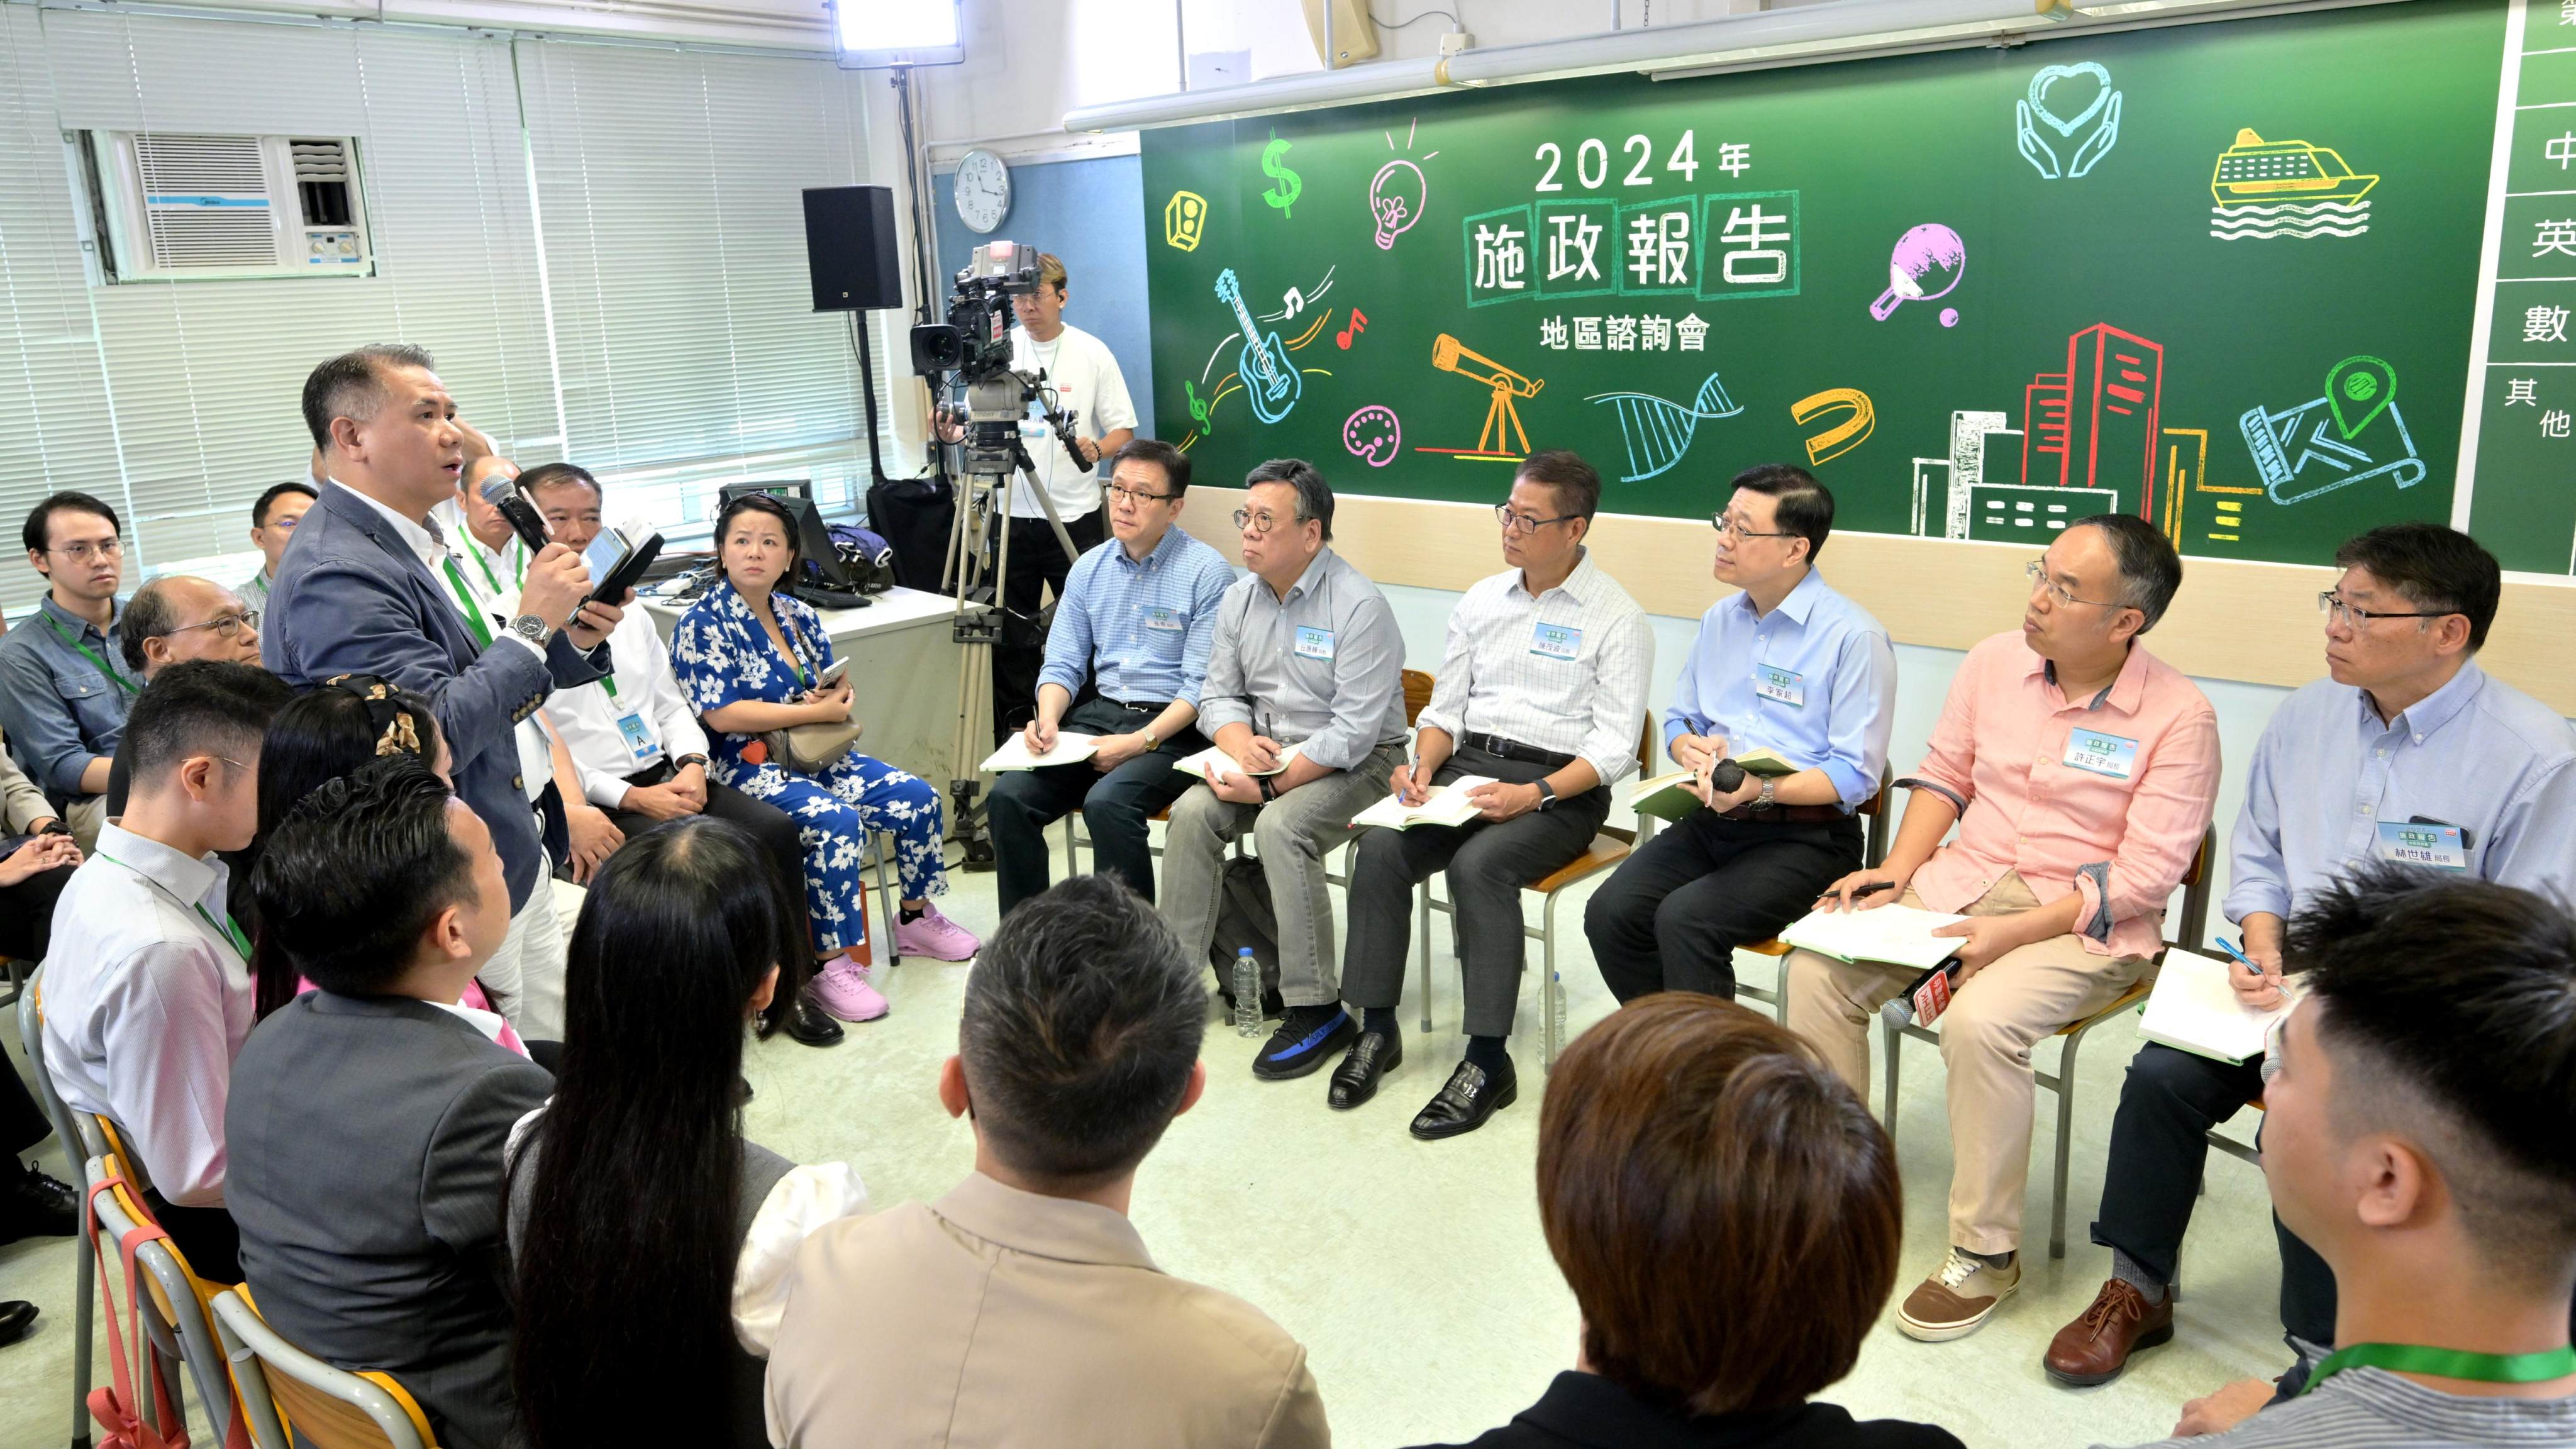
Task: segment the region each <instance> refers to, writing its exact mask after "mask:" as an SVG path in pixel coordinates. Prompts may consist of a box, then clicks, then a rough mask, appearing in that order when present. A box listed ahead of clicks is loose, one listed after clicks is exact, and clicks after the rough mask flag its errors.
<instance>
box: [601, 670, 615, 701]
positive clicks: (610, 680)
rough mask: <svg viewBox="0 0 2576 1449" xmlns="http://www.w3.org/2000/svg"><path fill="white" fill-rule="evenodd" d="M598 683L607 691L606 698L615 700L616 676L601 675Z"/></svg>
mask: <svg viewBox="0 0 2576 1449" xmlns="http://www.w3.org/2000/svg"><path fill="white" fill-rule="evenodd" d="M599 682H600V684H601V685H602V686H604V687H605V688H606V689H607V690H608V697H609V698H610V699H615V698H616V697H617V676H616V675H614V674H603V675H601V676H600V677H599Z"/></svg>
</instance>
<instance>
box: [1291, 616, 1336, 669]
mask: <svg viewBox="0 0 2576 1449" xmlns="http://www.w3.org/2000/svg"><path fill="white" fill-rule="evenodd" d="M1297 657H1298V658H1300V659H1321V660H1323V661H1324V662H1325V663H1327V664H1329V663H1331V662H1332V660H1333V631H1332V630H1330V629H1318V628H1316V627H1315V626H1314V625H1312V624H1300V625H1298V626H1297Z"/></svg>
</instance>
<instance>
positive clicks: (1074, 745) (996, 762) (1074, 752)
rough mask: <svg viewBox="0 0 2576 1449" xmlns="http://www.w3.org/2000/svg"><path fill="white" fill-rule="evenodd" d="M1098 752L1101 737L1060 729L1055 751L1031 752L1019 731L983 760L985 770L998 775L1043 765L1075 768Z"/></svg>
mask: <svg viewBox="0 0 2576 1449" xmlns="http://www.w3.org/2000/svg"><path fill="white" fill-rule="evenodd" d="M1099 752H1100V737H1099V736H1098V735H1084V734H1075V733H1073V732H1072V731H1070V730H1058V731H1057V732H1056V737H1055V748H1054V749H1051V750H1049V751H1047V752H1046V753H1045V754H1043V755H1041V754H1036V753H1033V752H1032V751H1031V750H1030V749H1029V737H1028V736H1027V735H1026V734H1024V733H1022V732H1020V731H1018V730H1013V731H1011V737H1010V738H1009V739H1007V740H1004V741H1003V742H1002V747H1001V748H1000V749H998V750H995V751H994V752H993V753H991V754H990V755H987V756H985V757H984V768H985V769H987V770H991V771H994V772H997V773H998V772H1000V771H1003V770H1034V769H1037V768H1038V767H1039V766H1041V765H1072V764H1078V763H1080V762H1082V761H1084V760H1087V759H1090V758H1091V757H1092V756H1093V755H1095V754H1098V753H1099Z"/></svg>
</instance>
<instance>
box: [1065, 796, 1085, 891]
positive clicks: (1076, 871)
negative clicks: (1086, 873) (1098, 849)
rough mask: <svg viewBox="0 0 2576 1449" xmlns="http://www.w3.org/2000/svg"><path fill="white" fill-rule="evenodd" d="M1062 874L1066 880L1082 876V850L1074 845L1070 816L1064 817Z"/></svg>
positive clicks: (1071, 817) (1071, 818)
mask: <svg viewBox="0 0 2576 1449" xmlns="http://www.w3.org/2000/svg"><path fill="white" fill-rule="evenodd" d="M1075 813H1076V814H1079V813H1080V812H1079V811H1077V812H1075ZM1064 874H1065V878H1066V879H1068V880H1070V879H1072V878H1073V877H1074V876H1078V875H1080V874H1082V850H1081V848H1080V847H1079V846H1078V845H1076V844H1075V843H1074V839H1073V816H1072V815H1067V816H1066V817H1064Z"/></svg>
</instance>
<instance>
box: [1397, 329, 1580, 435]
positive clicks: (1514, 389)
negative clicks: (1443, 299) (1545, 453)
mask: <svg viewBox="0 0 2576 1449" xmlns="http://www.w3.org/2000/svg"><path fill="white" fill-rule="evenodd" d="M1431 365H1432V367H1433V368H1435V369H1437V370H1438V371H1441V372H1454V373H1456V374H1458V375H1459V376H1460V377H1463V378H1466V379H1468V380H1469V381H1471V382H1480V383H1483V384H1484V385H1485V386H1487V387H1489V388H1492V389H1493V392H1494V400H1493V402H1492V403H1490V404H1489V405H1487V407H1486V408H1485V426H1484V430H1483V431H1481V432H1479V433H1477V434H1476V446H1475V447H1474V448H1472V449H1468V448H1416V449H1414V450H1413V451H1415V452H1417V453H1447V454H1449V455H1451V456H1452V457H1455V458H1457V459H1458V460H1459V461H1461V462H1490V463H1517V462H1519V461H1520V460H1521V459H1523V458H1526V457H1528V456H1529V450H1530V445H1529V434H1528V433H1526V432H1524V431H1522V429H1521V413H1520V405H1519V401H1518V400H1519V399H1521V398H1527V397H1536V396H1538V390H1539V389H1540V388H1543V387H1545V386H1547V379H1545V378H1543V377H1527V376H1524V375H1522V374H1521V373H1519V372H1516V371H1514V370H1512V369H1511V368H1508V367H1505V366H1503V365H1502V364H1501V363H1499V362H1496V361H1494V360H1493V359H1492V358H1490V357H1487V356H1485V355H1484V354H1483V353H1481V352H1478V351H1476V350H1475V349H1474V348H1471V347H1468V346H1467V345H1466V344H1464V343H1462V342H1460V341H1459V340H1458V339H1457V338H1455V337H1452V336H1450V335H1449V334H1448V333H1446V332H1443V333H1441V334H1440V335H1439V336H1438V337H1437V338H1435V339H1433V341H1432V343H1431ZM1515 440H1517V444H1518V446H1519V448H1520V451H1519V452H1517V453H1512V452H1506V451H1504V450H1505V449H1506V448H1508V447H1511V446H1513V445H1514V442H1515Z"/></svg>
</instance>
